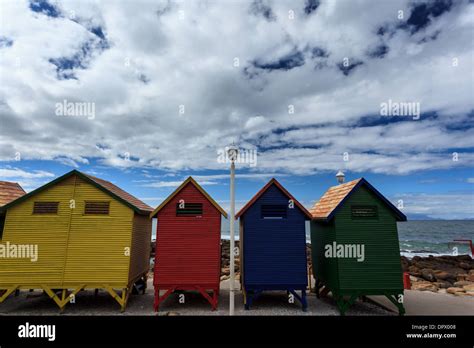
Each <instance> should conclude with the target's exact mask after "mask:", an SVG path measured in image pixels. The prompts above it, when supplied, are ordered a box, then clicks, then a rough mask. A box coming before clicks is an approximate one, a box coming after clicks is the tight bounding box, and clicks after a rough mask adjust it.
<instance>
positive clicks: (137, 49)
mask: <svg viewBox="0 0 474 348" xmlns="http://www.w3.org/2000/svg"><path fill="white" fill-rule="evenodd" d="M304 4H305V2H304V1H302V0H301V1H274V2H269V5H270V6H271V8H272V12H273V13H274V14H275V21H267V20H266V19H265V18H263V17H262V16H258V15H254V14H252V13H251V12H250V10H249V4H247V3H245V2H244V3H242V2H225V3H224V2H218V1H187V2H183V3H172V5H169V6H168V2H166V1H161V2H158V3H156V2H154V1H117V2H115V1H105V2H96V1H80V2H78V1H65V2H59V8H60V9H61V11H62V12H63V13H64V17H62V18H49V17H47V16H45V15H43V14H35V13H33V12H32V11H31V10H30V9H29V7H28V2H27V1H26V0H23V1H17V0H7V1H2V3H1V5H0V7H1V12H2V16H3V20H2V21H1V24H0V26H1V28H0V29H1V30H0V31H1V33H2V35H5V36H6V37H8V38H11V40H13V44H12V45H11V47H4V48H0V50H1V56H2V60H1V64H0V76H1V84H0V91H1V95H2V97H1V99H0V117H1V123H2V126H1V128H0V160H11V159H12V158H13V157H14V156H15V153H16V152H20V153H21V155H22V158H24V159H44V160H59V161H61V162H62V163H64V162H67V163H69V165H71V166H80V164H85V163H88V159H90V158H96V159H98V161H99V163H101V164H105V165H108V166H113V167H120V168H130V167H152V168H161V169H166V170H169V171H171V172H175V171H179V170H182V169H194V170H201V169H223V166H222V165H221V164H219V163H218V161H217V156H216V150H217V149H219V148H223V147H224V146H226V145H228V144H229V143H231V142H232V141H237V142H238V143H245V144H253V145H256V146H257V147H259V158H258V164H257V167H256V168H255V170H256V171H260V172H262V173H268V172H285V173H292V174H307V173H315V172H318V171H325V170H337V169H339V168H343V169H344V168H345V169H350V170H354V171H371V172H375V173H395V174H406V173H410V172H414V171H419V170H426V169H449V168H456V167H459V166H472V163H473V158H472V154H470V153H469V152H467V151H466V153H464V151H462V150H463V149H467V148H472V147H474V144H473V140H472V139H474V137H473V130H472V128H470V127H464V128H462V127H461V128H458V129H457V130H452V129H451V126H453V125H454V126H456V125H462V124H469V120H470V119H472V116H468V114H469V112H471V111H472V110H473V109H474V101H473V98H472V90H473V82H472V81H473V80H472V54H473V47H472V18H471V19H469V16H467V14H468V13H472V12H473V8H474V4H472V3H468V2H467V1H464V2H461V4H459V5H457V6H453V8H452V9H451V10H450V11H449V12H447V13H445V14H443V15H441V16H439V17H438V18H436V19H433V20H432V24H431V25H430V26H428V27H427V28H426V29H424V30H421V31H420V32H418V33H416V34H414V35H410V33H409V32H408V31H406V30H397V31H396V32H395V33H394V34H393V36H390V35H387V36H384V37H383V38H382V37H380V36H378V35H376V30H377V28H379V27H380V26H382V25H388V26H389V27H394V26H396V25H398V24H399V22H400V21H399V20H398V19H397V14H398V10H400V9H401V10H404V12H405V14H406V15H407V16H408V15H409V13H410V8H409V5H408V1H405V0H400V1H368V0H366V1H358V2H353V1H333V0H330V1H322V2H321V5H320V6H319V8H318V9H317V10H316V11H315V12H314V13H313V14H312V15H311V16H305V14H304V12H303V8H304ZM289 10H293V11H295V19H293V20H291V19H289V17H288V11H289ZM71 11H74V15H75V18H76V22H74V21H71V20H69V18H68V16H69V15H70V14H71V13H72V12H71ZM179 11H184V12H179ZM181 13H183V14H184V19H180V14H181ZM356 13H357V15H355V14H356ZM342 23H343V24H342ZM94 27H100V28H102V30H103V32H104V34H105V35H106V37H107V40H108V44H109V48H108V49H105V50H98V49H95V50H93V51H92V52H91V53H90V57H89V58H88V59H87V61H85V62H84V65H85V66H84V68H83V69H82V68H78V69H74V73H75V75H76V76H77V78H78V80H58V79H57V71H56V67H55V66H54V65H53V64H51V63H50V62H49V59H51V58H55V59H57V58H61V57H66V58H68V57H69V58H70V57H72V56H74V54H77V53H78V52H81V50H82V48H83V45H84V44H85V43H87V42H93V43H94V45H96V44H97V43H98V42H100V40H99V38H98V37H97V36H96V35H94V34H93V33H92V32H91V28H94ZM437 30H440V33H439V35H438V36H437V38H436V40H428V39H427V40H426V42H424V43H420V42H421V40H423V39H425V38H426V37H429V36H432V35H434V34H435V33H436V31H437ZM381 43H383V44H385V45H387V46H388V47H389V51H388V53H387V55H386V56H385V57H384V58H383V59H377V58H369V57H368V56H367V50H368V49H369V48H373V47H376V46H377V45H379V44H381ZM94 47H95V46H94ZM315 47H319V48H322V49H324V51H326V52H327V53H328V55H329V56H328V57H327V58H324V59H323V58H314V57H312V53H311V50H312V49H313V48H315ZM291 52H299V53H300V54H301V56H302V57H303V58H304V60H305V64H304V65H301V66H299V67H296V68H293V69H289V70H283V69H282V70H278V71H276V70H274V71H272V72H269V71H266V70H264V69H256V68H252V67H251V64H252V62H254V61H256V60H258V61H260V62H263V63H266V64H271V63H272V62H278V61H279V60H280V59H281V58H282V57H284V56H285V55H288V54H290V53H291ZM235 58H238V61H239V66H234V63H235ZM344 58H349V60H350V61H357V60H360V61H363V64H362V65H360V66H359V67H357V68H355V69H354V70H353V72H352V73H351V74H349V75H348V76H345V75H344V74H342V73H341V71H340V70H339V69H338V67H337V64H340V63H341V62H342V61H343V59H344ZM453 59H456V61H457V62H458V64H457V65H456V66H453ZM18 63H20V64H18ZM318 64H322V66H320V67H319V68H318V67H317V66H318ZM246 68H250V69H249V71H251V72H253V73H255V74H256V75H255V76H254V78H249V77H248V76H247V75H246V74H245V69H246ZM140 78H141V79H140ZM143 81H147V82H146V83H144V82H143ZM64 99H67V100H70V101H88V102H94V103H95V105H96V117H95V119H93V120H88V119H86V118H73V117H58V116H55V115H54V105H55V104H56V103H57V102H58V101H62V100H64ZM388 99H392V100H398V101H414V102H419V103H420V105H421V110H422V112H423V113H424V114H425V115H426V113H427V112H437V114H438V118H436V119H426V118H424V116H422V118H421V120H419V121H413V120H411V119H407V120H404V121H402V122H399V123H395V124H391V125H388V126H380V125H379V126H377V125H375V126H371V127H364V128H360V127H357V122H358V121H359V120H360V119H361V117H363V116H367V115H378V113H379V110H380V103H381V102H384V101H387V100H388ZM289 105H294V108H295V113H294V114H290V113H288V106H289ZM181 106H183V107H184V114H180V113H179V110H180V108H181ZM371 121H373V122H376V121H381V117H377V116H373V118H372V119H371ZM307 126H308V127H307ZM309 126H311V127H309ZM455 128H456V127H454V129H455ZM98 145H99V146H98ZM454 147H455V148H456V149H458V150H457V151H458V152H460V158H461V160H460V161H459V162H454V161H452V160H451V159H450V158H449V155H450V149H451V148H454ZM459 149H460V150H459ZM345 151H347V152H349V154H350V156H351V160H350V161H349V162H347V163H346V162H343V161H342V153H343V152H345ZM126 154H128V155H129V156H130V160H127V157H128V156H127V155H126ZM156 185H171V184H166V183H160V182H158V183H156ZM158 187H163V186H158Z"/></svg>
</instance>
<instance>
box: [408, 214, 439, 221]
mask: <svg viewBox="0 0 474 348" xmlns="http://www.w3.org/2000/svg"><path fill="white" fill-rule="evenodd" d="M407 219H408V220H443V219H435V218H432V217H431V216H429V215H426V214H407Z"/></svg>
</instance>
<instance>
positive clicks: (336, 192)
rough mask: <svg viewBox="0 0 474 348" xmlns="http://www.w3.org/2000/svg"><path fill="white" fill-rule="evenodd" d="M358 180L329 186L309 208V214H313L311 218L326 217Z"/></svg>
mask: <svg viewBox="0 0 474 348" xmlns="http://www.w3.org/2000/svg"><path fill="white" fill-rule="evenodd" d="M360 180H361V179H356V180H352V181H349V182H346V183H345V184H341V185H337V186H332V187H330V188H329V189H328V190H327V191H326V193H325V194H324V195H323V196H322V197H321V198H320V200H319V201H318V202H316V203H315V204H314V206H313V207H312V208H311V209H310V210H309V212H310V213H311V215H313V219H327V218H328V217H329V216H330V215H331V213H332V212H333V211H334V209H336V208H337V207H338V206H339V204H340V203H341V202H342V201H343V200H344V198H346V196H347V195H348V194H349V193H350V192H351V191H352V189H353V188H354V187H355V186H356V185H357V184H358V183H359V181H360Z"/></svg>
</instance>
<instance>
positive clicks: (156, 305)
mask: <svg viewBox="0 0 474 348" xmlns="http://www.w3.org/2000/svg"><path fill="white" fill-rule="evenodd" d="M174 289H175V288H171V289H168V290H166V292H165V294H164V295H163V296H160V290H159V289H155V303H154V305H153V307H154V309H155V312H158V310H159V309H160V303H161V302H163V301H164V300H166V298H167V297H168V296H169V295H171V293H172V292H173V291H174Z"/></svg>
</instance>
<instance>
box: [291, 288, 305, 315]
mask: <svg viewBox="0 0 474 348" xmlns="http://www.w3.org/2000/svg"><path fill="white" fill-rule="evenodd" d="M287 292H289V293H291V294H292V295H293V296H294V297H296V299H297V300H298V301H300V303H301V305H302V306H303V312H306V309H307V308H308V304H307V303H306V291H305V290H301V296H300V295H298V294H297V292H296V291H295V290H294V289H290V290H288V291H287Z"/></svg>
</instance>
